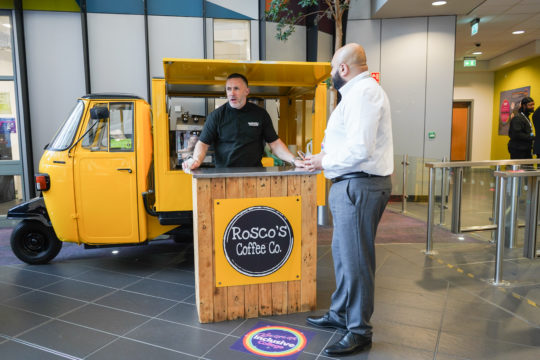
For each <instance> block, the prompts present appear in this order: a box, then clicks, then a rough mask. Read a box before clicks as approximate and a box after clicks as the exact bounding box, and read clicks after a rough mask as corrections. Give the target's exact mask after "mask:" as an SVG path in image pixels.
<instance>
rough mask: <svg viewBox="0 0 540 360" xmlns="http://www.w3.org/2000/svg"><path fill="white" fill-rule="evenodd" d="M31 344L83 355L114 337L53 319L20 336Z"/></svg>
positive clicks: (73, 354) (79, 355)
mask: <svg viewBox="0 0 540 360" xmlns="http://www.w3.org/2000/svg"><path fill="white" fill-rule="evenodd" d="M20 339H22V340H25V341H28V342H30V343H33V344H37V345H40V346H44V347H46V348H49V349H53V350H57V351H60V352H63V353H66V354H69V355H72V356H76V357H84V356H86V355H88V354H90V353H92V352H94V351H95V350H97V349H99V348H101V347H103V346H104V345H106V344H108V343H109V342H111V341H113V340H114V339H115V337H114V336H112V335H108V334H105V333H103V332H98V331H95V330H91V329H87V328H84V327H81V326H77V325H72V324H67V323H65V322H62V321H58V320H54V321H52V322H50V323H47V324H45V325H42V326H40V327H38V328H36V329H34V330H32V331H29V332H27V333H25V334H23V335H21V336H20Z"/></svg>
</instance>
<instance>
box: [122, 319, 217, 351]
mask: <svg viewBox="0 0 540 360" xmlns="http://www.w3.org/2000/svg"><path fill="white" fill-rule="evenodd" d="M225 336H226V335H222V334H218V333H215V332H212V331H207V330H202V329H199V328H196V327H191V326H186V325H180V324H176V323H171V322H167V321H163V320H157V319H156V320H151V321H149V322H148V323H146V324H144V325H142V326H141V327H139V328H137V329H136V330H134V331H132V332H130V333H128V334H126V335H125V337H126V338H129V339H134V340H139V341H143V342H145V343H148V344H152V345H156V346H160V347H162V348H165V349H171V350H176V351H181V352H183V353H186V354H190V355H195V356H201V355H203V354H204V353H205V352H206V351H207V350H208V349H210V348H211V347H212V346H214V345H215V344H217V343H218V342H219V341H221V340H222V339H223V338H224V337H225Z"/></svg>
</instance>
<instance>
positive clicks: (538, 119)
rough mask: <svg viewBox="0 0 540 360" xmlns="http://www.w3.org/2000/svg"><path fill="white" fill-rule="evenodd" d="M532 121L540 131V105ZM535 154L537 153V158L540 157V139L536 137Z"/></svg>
mask: <svg viewBox="0 0 540 360" xmlns="http://www.w3.org/2000/svg"><path fill="white" fill-rule="evenodd" d="M532 121H533V125H534V130H535V132H536V131H540V106H539V107H538V108H537V109H536V110H535V111H534V113H533V115H532ZM536 129H538V130H536ZM533 154H535V155H536V157H537V158H540V140H536V138H535V139H534V145H533Z"/></svg>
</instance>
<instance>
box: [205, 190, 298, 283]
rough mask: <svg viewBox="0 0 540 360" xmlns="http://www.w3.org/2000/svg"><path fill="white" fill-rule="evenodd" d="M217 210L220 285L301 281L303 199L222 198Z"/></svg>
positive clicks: (217, 204) (217, 276)
mask: <svg viewBox="0 0 540 360" xmlns="http://www.w3.org/2000/svg"><path fill="white" fill-rule="evenodd" d="M249 203H253V206H248V205H249ZM214 207H215V209H214V214H215V225H216V232H215V235H216V237H215V250H216V251H215V254H216V285H217V286H232V285H246V284H251V283H261V282H274V281H288V280H299V279H300V263H301V261H300V248H301V246H300V233H301V231H300V229H301V225H300V216H301V213H300V212H301V201H300V197H279V198H256V199H220V200H216V202H215V204H214ZM295 250H296V251H295ZM223 260H225V261H223Z"/></svg>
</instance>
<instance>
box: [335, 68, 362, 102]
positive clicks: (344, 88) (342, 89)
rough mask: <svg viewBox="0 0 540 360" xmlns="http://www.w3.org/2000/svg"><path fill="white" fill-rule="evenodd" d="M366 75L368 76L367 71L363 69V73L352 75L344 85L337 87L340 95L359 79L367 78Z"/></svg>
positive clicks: (345, 93) (345, 92)
mask: <svg viewBox="0 0 540 360" xmlns="http://www.w3.org/2000/svg"><path fill="white" fill-rule="evenodd" d="M368 77H369V72H367V71H364V72H363V73H360V74H358V75H356V76H355V77H353V78H352V79H351V80H349V81H347V83H346V84H345V85H343V86H342V87H341V89H339V92H340V93H341V96H345V95H347V92H349V90H350V89H352V87H353V86H354V84H356V83H357V82H360V81H362V80H364V79H367V78H368Z"/></svg>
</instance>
